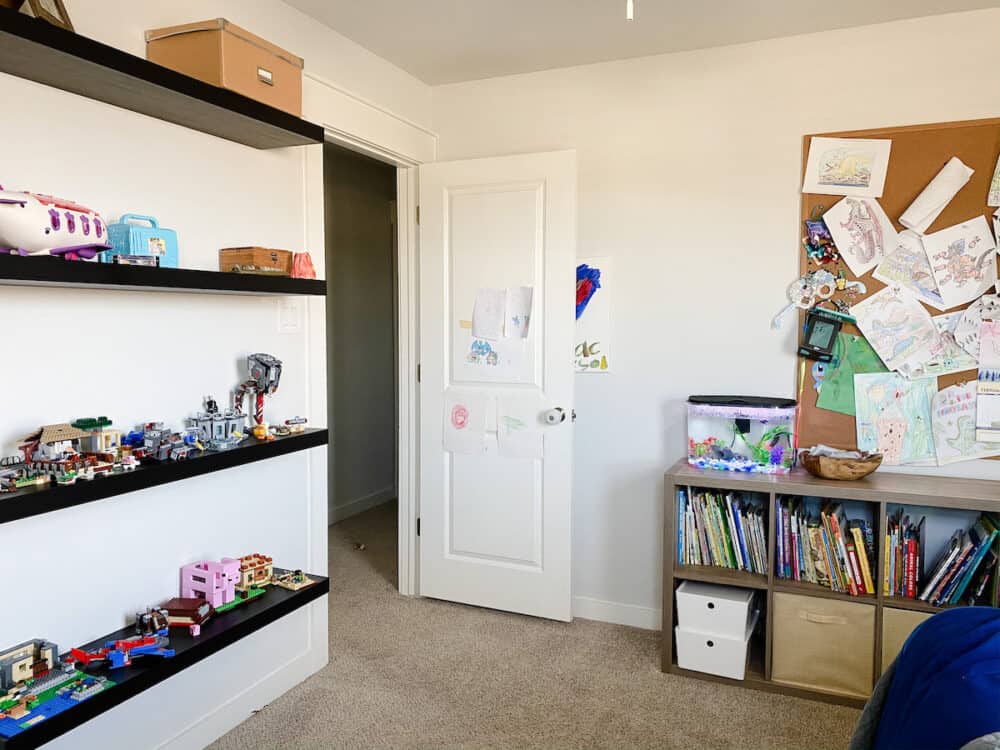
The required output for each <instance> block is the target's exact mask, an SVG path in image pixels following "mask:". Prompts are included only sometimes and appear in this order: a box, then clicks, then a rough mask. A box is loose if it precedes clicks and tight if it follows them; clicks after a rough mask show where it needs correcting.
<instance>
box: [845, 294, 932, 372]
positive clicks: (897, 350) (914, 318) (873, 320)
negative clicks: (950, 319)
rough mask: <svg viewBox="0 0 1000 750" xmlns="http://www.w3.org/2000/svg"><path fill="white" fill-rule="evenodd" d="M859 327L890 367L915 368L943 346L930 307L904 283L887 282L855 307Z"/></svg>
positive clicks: (855, 316) (853, 312) (895, 368)
mask: <svg viewBox="0 0 1000 750" xmlns="http://www.w3.org/2000/svg"><path fill="white" fill-rule="evenodd" d="M851 315H853V316H854V318H855V319H856V320H857V322H858V328H859V329H860V330H861V332H862V333H863V334H864V335H865V338H866V339H868V343H869V344H871V345H872V349H874V350H875V353H876V354H878V356H879V358H880V359H881V360H882V362H883V363H885V366H886V367H888V368H889V369H890V370H899V369H901V368H902V369H906V370H909V371H912V369H913V368H916V367H917V366H919V365H920V364H921V363H923V362H926V361H927V360H928V359H929V358H930V357H931V356H932V353H933V352H936V351H939V350H940V348H941V343H940V338H941V336H940V334H939V333H938V329H937V326H935V325H934V321H933V320H931V316H930V314H928V312H927V309H926V308H925V307H924V306H923V305H921V304H920V303H919V302H918V301H917V298H916V297H914V296H913V295H912V294H910V293H909V292H907V291H906V290H905V289H902V288H900V287H891V286H887V287H886V288H885V289H882V290H880V291H878V292H876V293H875V294H873V295H872V296H871V297H868V298H867V299H864V300H862V301H861V302H859V303H858V304H856V305H854V306H853V307H851Z"/></svg>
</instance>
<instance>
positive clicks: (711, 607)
mask: <svg viewBox="0 0 1000 750" xmlns="http://www.w3.org/2000/svg"><path fill="white" fill-rule="evenodd" d="M705 606H707V607H708V608H709V609H715V602H709V603H708V604H707V605H705Z"/></svg>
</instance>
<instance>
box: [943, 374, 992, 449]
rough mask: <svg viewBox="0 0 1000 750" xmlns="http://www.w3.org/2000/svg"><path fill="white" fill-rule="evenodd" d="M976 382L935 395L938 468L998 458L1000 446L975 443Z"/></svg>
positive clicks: (957, 386) (944, 389)
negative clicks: (976, 459)
mask: <svg viewBox="0 0 1000 750" xmlns="http://www.w3.org/2000/svg"><path fill="white" fill-rule="evenodd" d="M976 401H977V396H976V383H975V381H973V382H969V383H960V384H958V385H953V386H950V387H949V388H943V389H942V390H940V391H938V392H937V393H936V394H934V406H933V414H932V419H933V427H934V447H935V451H936V453H937V463H938V466H944V465H946V464H953V463H957V462H958V461H971V460H972V459H974V458H989V457H992V456H1000V445H998V444H997V443H992V444H990V443H981V442H979V441H977V440H976Z"/></svg>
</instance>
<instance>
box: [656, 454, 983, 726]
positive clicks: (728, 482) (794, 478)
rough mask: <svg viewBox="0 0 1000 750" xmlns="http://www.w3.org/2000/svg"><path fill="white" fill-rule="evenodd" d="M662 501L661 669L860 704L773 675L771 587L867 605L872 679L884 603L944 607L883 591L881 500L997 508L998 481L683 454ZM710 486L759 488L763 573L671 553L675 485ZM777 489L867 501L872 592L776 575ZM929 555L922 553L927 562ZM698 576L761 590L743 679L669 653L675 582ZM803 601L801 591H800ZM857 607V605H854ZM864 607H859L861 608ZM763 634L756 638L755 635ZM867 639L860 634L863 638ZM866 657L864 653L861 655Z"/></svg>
mask: <svg viewBox="0 0 1000 750" xmlns="http://www.w3.org/2000/svg"><path fill="white" fill-rule="evenodd" d="M665 485H666V498H665V499H666V503H665V512H664V530H663V631H662V649H661V669H662V670H663V671H664V672H670V673H673V674H679V675H684V676H686V677H694V678H698V679H705V680H711V681H715V682H722V683H726V684H732V685H741V686H743V687H748V688H753V689H755V690H767V691H770V692H777V693H785V694H788V695H795V696H799V697H802V698H810V699H813V700H821V701H827V702H831V703H840V704H844V705H849V706H858V707H860V706H863V705H864V703H865V697H862V696H860V695H859V694H857V693H856V692H855V693H853V694H852V693H850V692H847V691H837V690H825V689H819V688H809V687H803V686H800V685H793V684H789V683H787V682H780V681H776V680H774V679H773V678H772V666H773V664H774V648H775V644H774V621H773V620H774V618H773V617H772V613H773V612H774V611H775V608H774V599H775V595H778V596H779V597H786V598H787V597H788V596H790V595H791V596H796V597H806V598H815V599H817V600H838V601H839V602H843V603H844V604H843V605H838V604H835V603H830V605H828V606H849V605H855V604H856V605H859V606H861V607H871V608H872V609H873V615H874V627H873V629H872V634H871V638H872V641H871V644H870V645H871V650H872V661H871V670H872V672H871V683H872V685H874V683H875V682H876V681H877V680H878V677H879V675H880V674H881V671H882V632H883V612H884V611H885V610H886V609H894V610H906V611H911V612H920V613H934V612H939V611H941V609H943V607H934V606H932V605H930V604H928V603H927V602H923V601H919V600H914V599H904V598H901V597H891V596H887V595H883V587H882V573H883V563H882V561H883V560H884V559H885V554H886V551H885V549H884V548H885V538H884V533H885V528H886V514H887V508H888V507H890V506H898V505H905V506H907V507H910V508H913V509H915V510H919V509H920V508H932V509H944V510H963V511H978V512H984V511H985V512H990V513H1000V482H995V481H985V480H978V479H952V478H947V477H934V476H917V475H911V474H896V473H889V472H876V473H875V474H872V475H870V476H869V477H866V478H865V479H861V480H858V481H854V482H837V481H832V480H825V479H817V478H815V477H813V476H810V475H809V474H807V473H805V472H804V471H802V470H800V469H796V470H793V471H792V472H791V473H789V474H746V473H739V472H726V471H711V470H705V469H697V468H695V467H692V466H690V465H688V463H687V461H686V460H681V461H679V462H678V463H677V464H675V465H674V466H673V468H671V469H670V471H668V472H667V474H666V478H665ZM699 489H708V490H719V491H723V492H726V491H729V492H738V493H757V494H758V495H761V496H763V497H765V498H767V501H768V503H769V504H768V518H769V524H768V537H767V548H768V566H767V568H768V573H767V575H766V576H764V575H755V574H752V573H748V572H745V571H737V570H730V569H727V568H721V567H713V566H704V565H682V564H679V563H678V561H677V560H676V556H677V528H676V526H677V492H678V490H684V491H685V492H686V493H687V496H688V497H689V498H690V497H692V496H693V491H694V490H699ZM778 497H802V498H806V497H809V498H823V499H828V500H843V501H859V502H863V503H869V504H871V506H872V515H873V520H874V524H873V525H874V531H875V547H876V560H874V561H872V563H873V567H874V571H873V572H874V576H873V577H874V580H875V581H876V589H877V592H876V594H874V595H867V596H851V595H850V594H846V593H840V592H836V591H832V590H830V589H828V588H825V587H823V586H819V585H817V584H814V583H808V582H806V581H792V580H787V579H782V578H778V577H777V576H776V575H775V572H774V569H775V549H774V545H775V542H774V540H775V534H774V523H775V519H774V512H773V509H774V504H775V500H776V499H777V498H778ZM933 563H934V560H928V561H926V565H927V566H928V567H929V566H931V565H933ZM686 580H691V581H703V582H707V583H718V584H723V585H727V586H741V587H745V588H751V589H755V590H758V591H760V592H761V593H760V594H759V596H761V597H764V601H763V602H762V607H761V609H762V615H763V617H764V624H763V628H764V629H763V633H762V635H763V638H760V636H757V637H756V638H757V642H756V643H755V642H754V641H753V640H752V641H751V648H750V656H749V659H750V663H749V666H748V669H747V676H746V679H744V680H742V681H740V680H730V679H727V678H725V677H716V676H714V675H709V674H704V673H701V672H692V671H689V670H686V669H681V668H680V667H678V666H677V660H676V657H675V654H674V626H675V625H676V624H677V619H676V613H675V607H674V591H675V590H676V588H677V586H678V585H680V583H681V582H683V581H686ZM803 601H804V599H803ZM855 611H858V610H855ZM862 614H863V613H862ZM760 641H762V643H760ZM868 645H869V644H868V643H867V642H866V643H865V646H868ZM865 661H866V662H867V655H866V656H865Z"/></svg>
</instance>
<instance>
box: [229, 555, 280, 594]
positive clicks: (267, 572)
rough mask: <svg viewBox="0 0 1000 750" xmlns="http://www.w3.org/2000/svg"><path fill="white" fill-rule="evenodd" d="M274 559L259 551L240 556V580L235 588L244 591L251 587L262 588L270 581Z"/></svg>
mask: <svg viewBox="0 0 1000 750" xmlns="http://www.w3.org/2000/svg"><path fill="white" fill-rule="evenodd" d="M273 575H274V560H272V559H271V558H270V557H267V556H266V555H262V554H260V553H259V552H255V553H253V554H252V555H245V556H243V557H241V558H240V582H239V583H237V584H236V590H237V591H240V592H243V593H246V592H248V591H250V590H251V589H253V588H263V587H264V586H267V585H268V584H270V583H271V577H272V576H273Z"/></svg>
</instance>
